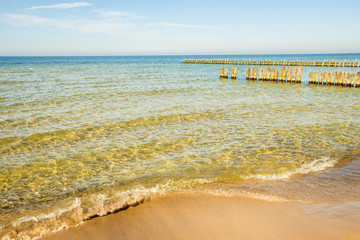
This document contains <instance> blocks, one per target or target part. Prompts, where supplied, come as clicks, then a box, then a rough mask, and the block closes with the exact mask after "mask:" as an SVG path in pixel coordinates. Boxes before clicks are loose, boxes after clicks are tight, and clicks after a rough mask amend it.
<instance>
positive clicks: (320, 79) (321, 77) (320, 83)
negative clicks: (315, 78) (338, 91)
mask: <svg viewBox="0 0 360 240" xmlns="http://www.w3.org/2000/svg"><path fill="white" fill-rule="evenodd" d="M323 76H324V75H323V72H321V73H320V78H319V85H322V84H323Z"/></svg>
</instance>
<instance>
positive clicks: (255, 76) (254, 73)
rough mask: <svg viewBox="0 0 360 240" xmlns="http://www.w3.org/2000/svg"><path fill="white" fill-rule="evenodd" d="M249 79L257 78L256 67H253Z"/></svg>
mask: <svg viewBox="0 0 360 240" xmlns="http://www.w3.org/2000/svg"><path fill="white" fill-rule="evenodd" d="M251 80H257V68H253V72H252V76H251Z"/></svg>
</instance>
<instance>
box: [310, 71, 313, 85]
mask: <svg viewBox="0 0 360 240" xmlns="http://www.w3.org/2000/svg"><path fill="white" fill-rule="evenodd" d="M313 75H314V72H312V71H311V72H310V74H309V84H312V83H313V81H314V76H313Z"/></svg>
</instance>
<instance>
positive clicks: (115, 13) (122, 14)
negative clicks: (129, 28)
mask: <svg viewBox="0 0 360 240" xmlns="http://www.w3.org/2000/svg"><path fill="white" fill-rule="evenodd" d="M96 12H98V13H99V14H100V16H101V17H104V18H112V19H119V18H122V19H140V18H143V17H142V16H139V15H136V14H134V13H131V12H120V11H105V10H96Z"/></svg>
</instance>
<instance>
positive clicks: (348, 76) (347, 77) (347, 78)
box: [346, 72, 351, 87]
mask: <svg viewBox="0 0 360 240" xmlns="http://www.w3.org/2000/svg"><path fill="white" fill-rule="evenodd" d="M346 80H347V81H346V86H347V87H350V85H351V74H350V73H349V72H348V73H346Z"/></svg>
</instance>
